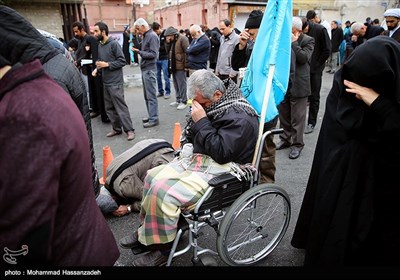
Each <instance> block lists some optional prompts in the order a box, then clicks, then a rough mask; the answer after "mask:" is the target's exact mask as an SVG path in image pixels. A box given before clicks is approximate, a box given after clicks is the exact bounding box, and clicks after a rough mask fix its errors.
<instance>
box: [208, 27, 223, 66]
mask: <svg viewBox="0 0 400 280" xmlns="http://www.w3.org/2000/svg"><path fill="white" fill-rule="evenodd" d="M220 38H221V33H220V32H219V30H218V28H217V27H214V28H213V29H212V30H211V31H210V44H211V50H210V57H209V60H210V68H212V69H215V66H216V65H217V59H218V51H219V46H220V44H221V42H220ZM211 66H213V67H211Z"/></svg>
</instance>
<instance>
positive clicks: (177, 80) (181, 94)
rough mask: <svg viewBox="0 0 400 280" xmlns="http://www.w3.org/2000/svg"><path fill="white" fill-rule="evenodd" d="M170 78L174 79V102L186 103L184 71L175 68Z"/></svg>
mask: <svg viewBox="0 0 400 280" xmlns="http://www.w3.org/2000/svg"><path fill="white" fill-rule="evenodd" d="M172 78H173V80H174V88H175V96H176V102H177V103H183V104H186V103H187V95H186V88H187V87H186V86H187V84H186V71H185V70H177V71H176V72H175V73H173V74H172Z"/></svg>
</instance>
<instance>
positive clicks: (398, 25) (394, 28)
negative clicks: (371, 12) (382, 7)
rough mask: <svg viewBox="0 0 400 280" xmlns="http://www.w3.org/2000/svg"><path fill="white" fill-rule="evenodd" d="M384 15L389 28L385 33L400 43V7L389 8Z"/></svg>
mask: <svg viewBox="0 0 400 280" xmlns="http://www.w3.org/2000/svg"><path fill="white" fill-rule="evenodd" d="M383 16H384V17H385V20H386V26H387V29H388V30H386V31H385V33H384V34H385V35H387V36H389V37H392V38H393V39H395V40H396V41H397V42H399V43H400V9H388V10H387V11H386V12H385V13H384V14H383Z"/></svg>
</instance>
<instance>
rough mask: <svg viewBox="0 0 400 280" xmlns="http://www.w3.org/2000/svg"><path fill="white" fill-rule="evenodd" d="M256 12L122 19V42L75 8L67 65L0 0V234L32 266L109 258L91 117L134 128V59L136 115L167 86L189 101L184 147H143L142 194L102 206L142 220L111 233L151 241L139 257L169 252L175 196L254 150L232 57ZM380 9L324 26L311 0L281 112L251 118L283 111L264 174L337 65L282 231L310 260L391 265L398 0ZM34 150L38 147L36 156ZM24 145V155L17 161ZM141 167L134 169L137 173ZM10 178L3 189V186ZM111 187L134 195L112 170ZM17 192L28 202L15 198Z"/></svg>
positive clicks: (180, 103)
mask: <svg viewBox="0 0 400 280" xmlns="http://www.w3.org/2000/svg"><path fill="white" fill-rule="evenodd" d="M263 16H264V13H263V11H261V10H254V11H252V12H251V13H250V14H249V17H248V19H247V21H246V23H245V28H244V29H243V30H241V31H238V30H237V29H235V28H234V26H233V24H232V23H231V21H230V20H229V19H223V20H221V21H220V22H219V25H218V27H216V28H213V29H209V28H208V27H207V26H206V25H198V24H192V25H191V26H190V27H189V28H188V29H187V31H186V32H185V31H184V30H181V31H182V32H181V31H178V29H177V28H175V27H174V26H169V27H167V28H165V29H163V27H162V26H161V25H160V24H159V23H157V22H153V23H152V24H150V23H148V22H147V21H146V20H145V19H144V18H138V19H136V20H135V21H134V22H133V23H132V25H131V26H125V28H124V38H125V39H124V42H125V44H124V45H126V46H127V47H125V48H123V47H121V46H120V45H119V43H118V42H117V41H116V40H114V39H113V38H112V37H111V36H110V34H109V28H108V26H107V24H106V23H105V22H102V21H99V22H97V23H95V24H94V29H93V35H91V34H88V33H87V31H86V28H85V26H84V24H83V23H82V22H79V21H78V22H75V23H73V25H72V27H73V33H74V35H75V39H74V40H71V42H69V44H68V45H69V46H70V47H71V50H73V58H74V60H73V63H71V62H70V61H69V60H68V59H67V58H66V57H65V56H64V55H63V54H62V53H61V52H59V51H57V50H56V49H55V48H54V47H52V46H51V44H50V43H49V42H48V41H47V40H46V39H45V38H44V37H43V36H42V35H41V34H40V33H39V31H38V30H36V29H35V28H34V27H33V26H32V24H31V23H29V22H28V21H27V20H26V19H25V18H24V17H23V16H21V15H20V14H19V13H17V12H16V11H14V10H13V9H11V8H8V7H6V6H0V34H2V35H0V37H2V38H3V40H1V41H0V108H2V109H1V110H0V127H1V128H2V131H4V133H1V135H0V147H1V150H2V151H7V153H5V152H4V153H1V154H2V155H3V154H4V155H6V154H7V156H2V157H1V158H0V166H1V168H0V172H1V173H3V175H4V176H2V178H6V179H5V180H6V181H3V182H2V183H1V184H0V192H1V193H2V194H3V195H2V196H1V199H0V200H1V203H0V205H1V206H0V209H1V211H0V213H1V214H0V217H1V219H0V231H1V235H0V241H1V242H0V243H1V245H0V246H2V247H4V248H6V247H7V248H12V249H13V250H18V249H20V248H25V247H22V246H28V248H29V254H28V257H27V258H25V259H24V261H25V262H26V263H28V264H29V263H35V264H37V263H39V264H49V265H70V266H73V265H84V266H89V265H98V266H99V265H100V266H112V265H113V264H114V263H115V262H116V260H117V259H118V257H119V251H118V247H117V246H118V245H117V241H116V240H115V238H114V236H113V234H112V232H111V230H110V228H109V227H108V226H107V223H106V221H105V219H104V217H103V215H102V212H101V210H103V209H101V210H100V208H99V207H98V205H97V204H96V196H97V195H98V194H99V188H100V186H99V183H98V175H97V170H96V165H95V157H94V152H93V139H92V131H91V125H90V118H96V117H97V116H99V115H100V116H101V120H102V122H104V123H110V124H111V126H112V129H111V131H110V132H109V133H108V134H107V135H105V136H106V137H114V136H117V135H120V134H122V133H123V132H124V133H125V134H126V137H127V140H128V141H132V140H134V139H135V137H136V135H135V128H134V127H133V122H132V119H131V112H132V111H131V110H130V109H129V106H128V104H127V103H126V101H125V96H124V84H123V83H124V80H123V67H124V66H125V65H136V64H137V65H139V67H140V71H141V76H142V82H143V98H144V101H145V104H146V109H147V113H148V117H145V118H143V119H142V125H143V127H144V128H151V127H155V126H158V125H159V123H160V114H159V108H158V98H161V97H162V98H165V99H169V98H171V97H172V96H173V90H174V94H175V101H174V102H172V103H170V106H173V107H176V109H177V110H183V109H185V108H187V106H188V103H189V100H190V101H191V111H190V113H189V117H188V124H187V127H186V128H185V129H184V131H183V135H182V139H185V144H186V143H190V144H192V147H193V150H192V153H191V154H182V153H181V154H180V155H179V154H178V155H177V156H174V153H173V152H174V151H173V149H172V148H171V147H169V146H168V145H167V146H165V145H164V146H162V147H161V146H160V149H164V150H162V152H161V153H160V151H161V150H160V149H159V150H157V151H158V153H157V151H156V150H154V151H152V152H151V155H152V156H154V157H155V158H159V157H160V155H162V160H158V161H157V163H156V164H155V163H154V162H153V161H148V162H147V164H146V165H144V164H141V165H140V167H141V169H140V175H137V177H138V178H139V179H140V180H136V181H137V182H134V181H132V182H131V183H130V184H133V185H135V184H138V185H137V186H136V185H135V186H136V188H135V193H134V194H133V195H132V196H134V198H135V199H136V200H139V203H136V204H132V205H126V206H123V207H122V208H119V207H118V205H117V206H116V208H115V207H114V208H113V210H112V211H109V212H113V213H114V215H116V216H121V215H125V214H128V213H130V212H131V211H132V208H133V210H134V211H136V212H139V217H140V226H139V228H138V229H132V233H131V234H130V235H128V236H126V237H124V238H122V239H121V240H120V241H119V245H120V246H121V247H122V248H134V247H137V246H138V245H144V246H146V247H147V248H148V251H147V253H146V254H143V255H142V256H140V257H139V258H136V259H135V260H134V262H133V265H134V266H162V265H165V264H166V261H167V257H168V254H169V252H170V250H171V245H172V242H173V241H174V238H175V235H176V229H177V225H178V220H179V217H180V213H181V210H182V209H191V207H193V205H195V204H196V202H197V201H198V200H199V198H200V197H201V196H202V195H203V194H204V192H205V191H206V189H207V188H208V184H207V182H208V180H210V179H211V178H213V177H214V176H216V175H218V174H220V173H221V172H226V171H228V172H229V171H232V170H233V169H236V168H238V166H237V165H238V164H245V163H249V162H250V161H251V158H252V156H253V154H254V152H255V146H256V140H257V134H258V126H259V122H260V120H259V114H257V112H256V111H255V110H254V109H253V108H252V106H251V105H250V104H249V102H248V101H247V100H246V98H245V97H244V96H243V94H242V92H241V90H240V86H241V84H240V77H239V69H241V68H243V67H246V66H247V64H248V62H249V58H250V56H251V53H252V50H253V46H254V43H255V41H256V39H257V37H258V31H259V29H260V26H261V22H262V19H263ZM383 16H384V18H385V21H386V24H387V30H385V29H383V28H382V27H380V26H379V25H376V24H373V22H375V21H371V20H370V19H369V20H368V19H367V20H366V22H350V21H347V22H346V23H345V27H344V28H343V29H342V27H341V22H340V21H338V20H333V21H331V23H330V24H329V23H328V22H327V21H326V20H322V19H321V18H320V17H319V15H318V13H317V12H316V11H314V10H310V11H308V12H307V15H306V17H297V16H296V17H293V20H292V37H291V39H292V40H291V65H290V69H288V75H289V84H288V86H287V92H286V94H285V97H284V100H283V101H282V102H281V103H280V104H279V107H278V111H279V112H278V114H277V115H276V116H274V118H273V119H272V120H270V121H268V122H265V123H262V125H263V128H264V131H266V130H270V129H272V128H275V127H277V126H278V125H279V127H280V128H283V131H284V132H283V134H281V135H280V136H279V141H278V142H277V143H276V142H275V140H274V138H273V136H272V135H271V136H269V137H267V138H266V140H265V143H262V151H263V152H262V158H261V162H260V170H259V171H260V183H265V182H267V183H274V182H275V171H276V167H275V155H276V150H283V149H286V148H290V152H289V154H288V156H289V158H290V159H293V160H294V159H297V158H298V157H299V156H300V154H301V152H302V150H303V148H304V145H305V144H304V140H303V134H309V133H312V132H314V130H316V126H317V120H318V112H319V108H320V91H321V84H322V75H323V73H324V71H325V72H326V73H328V74H333V75H334V81H333V85H332V88H331V90H330V92H329V95H328V97H327V100H326V110H325V114H324V117H323V120H322V123H321V125H320V129H319V136H318V142H317V146H316V149H315V155H314V159H313V163H312V168H311V172H310V176H309V178H308V183H307V187H306V190H305V195H304V200H303V202H302V205H301V210H300V214H299V217H296V218H297V220H296V225H295V231H294V233H293V236H292V239H291V243H292V245H293V246H294V247H296V248H301V249H304V250H305V262H304V264H305V265H309V266H327V265H339V266H343V265H357V266H360V265H398V259H397V258H396V256H395V254H396V252H397V250H398V249H400V243H399V242H398V241H397V240H398V239H397V238H396V237H397V235H398V234H399V232H398V230H397V228H396V227H393V226H391V221H393V220H395V218H396V217H397V214H398V210H397V208H396V207H395V205H396V203H395V201H396V199H397V198H398V196H399V191H398V188H396V184H393V182H395V181H396V178H395V175H396V171H397V170H400V165H399V163H398V161H397V160H396V159H397V156H396V154H397V151H398V150H397V143H398V142H399V140H400V126H399V123H400V122H399V121H398V120H400V96H399V93H400V78H399V77H400V69H399V68H400V31H399V29H400V9H388V10H387V11H386V12H385V13H384V15H383ZM15 25H18V26H20V27H21V26H24V28H23V31H21V30H19V29H16V28H13V26H15ZM5 34H7V35H5ZM170 77H172V82H173V87H171V81H170ZM65 92H66V93H68V95H67V94H64V93H65ZM36 104H38V105H37V106H35V105H36ZM307 107H308V108H307ZM55 108H56V109H55ZM262 122H263V121H262ZM237 139H240V141H237ZM27 141H29V143H26V142H27ZM155 142H157V143H158V142H160V141H155ZM161 142H162V141H161ZM32 143H34V145H32ZM182 144H183V143H182ZM147 145H148V144H146V145H145V146H146V147H147ZM38 148H39V149H41V151H42V153H41V156H40V157H38V156H35V155H34V151H35V150H36V149H38ZM143 149H144V148H143V146H137V147H136V149H135V151H134V153H135V154H138V153H139V151H142V150H143ZM10 151H12V153H10ZM165 154H168V156H164V155H165ZM29 155H32V160H30V161H27V160H24V158H26V157H27V156H28V157H29ZM135 163H136V162H135ZM138 166H139V165H136V166H134V167H135V169H132V170H135V171H134V172H137V173H138V174H139V172H138V171H137V169H138ZM143 166H145V167H143ZM16 170H19V172H17V171H16ZM132 172H133V171H132ZM21 174H23V175H21ZM37 174H41V176H37ZM113 182H115V178H114V179H113ZM109 183H110V178H108V181H107V184H106V187H109V186H108V184H109ZM6 186H13V187H12V188H10V189H8V191H7V192H6V190H5V188H6ZM93 189H94V190H95V191H94V192H93ZM127 189H129V188H127ZM33 190H34V191H33ZM108 191H110V192H111V193H114V194H115V193H118V195H119V196H120V197H121V198H129V195H127V194H126V192H125V193H124V192H118V191H116V190H115V189H113V188H112V184H111V187H110V189H108ZM138 192H139V193H138ZM125 196H126V197H125ZM21 200H22V203H23V204H24V205H26V208H25V207H23V208H19V209H17V210H13V209H14V208H13V207H12V205H11V204H13V203H15V202H16V201H19V203H21ZM140 201H141V202H140ZM390 201H392V202H390ZM26 209H29V211H27V210H26ZM103 212H104V211H103ZM6 217H7V218H6ZM66 227H68V229H69V231H65V230H63V229H65V228H66ZM89 239H90V240H89ZM70 248H74V249H73V251H72V250H71V249H70Z"/></svg>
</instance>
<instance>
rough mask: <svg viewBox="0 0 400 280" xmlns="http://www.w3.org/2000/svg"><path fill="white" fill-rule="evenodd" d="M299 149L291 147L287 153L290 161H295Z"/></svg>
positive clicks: (298, 154)
mask: <svg viewBox="0 0 400 280" xmlns="http://www.w3.org/2000/svg"><path fill="white" fill-rule="evenodd" d="M300 152H301V148H299V147H292V150H291V151H290V153H289V158H290V159H296V158H298V157H299V156H300Z"/></svg>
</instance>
